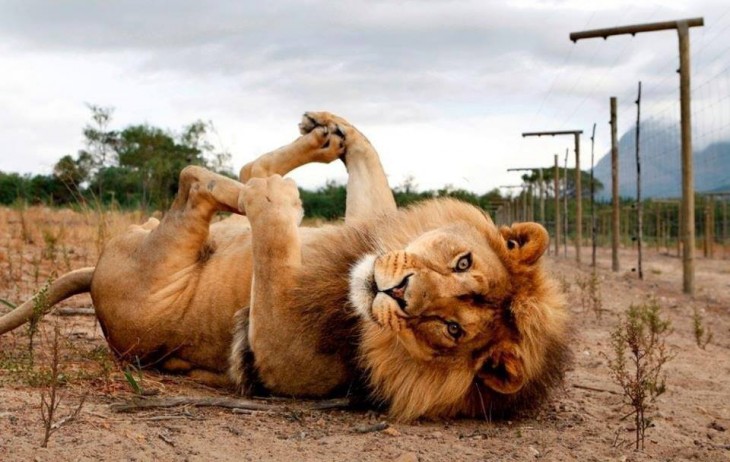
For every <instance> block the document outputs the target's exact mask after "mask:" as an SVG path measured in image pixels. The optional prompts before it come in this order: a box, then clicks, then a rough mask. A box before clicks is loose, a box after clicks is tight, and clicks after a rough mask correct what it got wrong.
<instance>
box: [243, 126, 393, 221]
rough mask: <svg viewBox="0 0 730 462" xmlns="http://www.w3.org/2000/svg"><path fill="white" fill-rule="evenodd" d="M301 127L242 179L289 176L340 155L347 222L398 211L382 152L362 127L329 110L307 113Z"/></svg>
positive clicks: (247, 167) (251, 166) (252, 165)
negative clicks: (298, 133)
mask: <svg viewBox="0 0 730 462" xmlns="http://www.w3.org/2000/svg"><path fill="white" fill-rule="evenodd" d="M299 129H300V131H301V133H302V136H301V137H300V138H298V139H297V140H295V141H294V142H293V143H291V144H289V145H287V146H284V147H282V148H279V149H277V150H276V151H273V152H270V153H268V154H264V155H263V156H261V157H259V158H258V159H256V160H255V161H253V162H251V163H249V164H247V165H245V166H244V167H243V168H242V169H241V175H240V177H241V181H242V182H246V181H248V180H249V179H251V178H266V177H268V176H270V175H273V174H278V175H285V174H287V173H289V172H290V171H292V170H294V169H295V168H297V167H300V166H302V165H305V164H308V163H311V162H324V163H328V162H332V161H333V160H335V159H338V158H339V159H342V160H343V162H344V163H345V167H346V168H347V172H348V179H347V210H346V212H345V220H346V221H348V222H351V221H353V220H364V219H368V218H370V217H373V216H376V215H379V214H382V213H389V212H393V211H395V209H396V206H395V199H394V198H393V192H392V191H391V190H390V186H389V185H388V179H387V178H386V176H385V172H384V171H383V166H382V165H381V163H380V158H379V157H378V153H377V151H375V148H373V145H372V144H370V141H368V139H367V138H366V137H365V136H363V134H362V133H360V131H359V130H357V129H356V128H355V127H353V126H352V125H351V124H350V123H349V122H347V121H346V120H345V119H343V118H341V117H338V116H335V115H333V114H330V113H328V112H308V113H306V114H304V117H303V118H302V122H301V123H300V124H299ZM343 138H344V140H343Z"/></svg>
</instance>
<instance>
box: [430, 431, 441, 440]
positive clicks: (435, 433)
mask: <svg viewBox="0 0 730 462" xmlns="http://www.w3.org/2000/svg"><path fill="white" fill-rule="evenodd" d="M431 436H432V437H433V438H436V439H438V438H443V436H444V434H443V433H441V432H433V433H431Z"/></svg>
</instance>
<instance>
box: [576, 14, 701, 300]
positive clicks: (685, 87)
mask: <svg viewBox="0 0 730 462" xmlns="http://www.w3.org/2000/svg"><path fill="white" fill-rule="evenodd" d="M704 24H705V21H704V19H703V18H692V19H682V20H679V21H665V22H656V23H651V24H637V25H631V26H621V27H612V28H607V29H596V30H591V31H583V32H573V33H571V34H570V39H571V40H572V41H573V42H577V41H578V40H581V39H587V38H596V37H602V38H604V39H606V38H608V37H609V36H612V35H621V34H632V35H633V34H636V33H639V32H654V31H660V30H669V29H676V30H677V36H678V38H679V105H680V118H681V126H682V136H681V138H682V207H681V212H682V213H681V216H682V221H683V222H682V225H681V226H680V230H681V240H682V244H683V245H682V273H683V289H684V292H685V293H688V294H690V295H694V291H695V284H694V280H695V268H694V260H695V202H694V172H693V167H692V119H691V110H690V106H691V104H690V59H689V28H690V27H700V26H704Z"/></svg>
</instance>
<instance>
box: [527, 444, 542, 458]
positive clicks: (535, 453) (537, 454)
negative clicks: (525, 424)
mask: <svg viewBox="0 0 730 462" xmlns="http://www.w3.org/2000/svg"><path fill="white" fill-rule="evenodd" d="M527 450H528V451H530V455H532V457H534V458H536V459H537V458H538V457H540V451H538V450H537V449H535V448H533V447H532V446H530V447H528V448H527Z"/></svg>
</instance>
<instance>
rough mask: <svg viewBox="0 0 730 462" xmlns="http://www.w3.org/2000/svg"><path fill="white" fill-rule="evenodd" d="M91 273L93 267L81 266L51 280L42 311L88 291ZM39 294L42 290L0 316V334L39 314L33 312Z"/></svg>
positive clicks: (46, 310) (35, 308)
mask: <svg viewBox="0 0 730 462" xmlns="http://www.w3.org/2000/svg"><path fill="white" fill-rule="evenodd" d="M93 274H94V268H93V267H88V268H81V269H77V270H75V271H71V272H70V273H66V274H64V275H63V276H61V277H60V278H58V279H56V280H55V281H53V283H51V285H50V287H48V289H47V291H46V292H45V300H44V301H43V302H42V303H43V306H42V308H41V310H42V313H46V312H48V311H49V310H50V309H51V308H52V307H53V305H55V304H56V303H58V302H60V301H62V300H65V299H67V298H68V297H70V296H72V295H76V294H81V293H84V292H88V291H89V289H90V288H91V276H93ZM41 294H42V292H39V293H37V294H35V295H34V296H33V298H31V299H30V300H28V301H27V302H25V303H23V304H22V305H20V306H19V307H17V308H15V309H14V310H13V311H11V312H10V313H7V314H5V315H4V316H2V317H0V335H2V334H4V333H6V332H10V331H11V330H13V329H16V328H18V327H20V326H22V325H23V324H25V323H26V322H28V321H30V320H31V318H32V317H33V316H34V315H35V316H38V315H39V314H38V313H35V314H34V311H36V310H37V309H38V308H37V307H36V303H37V302H36V300H39V296H42V295H41Z"/></svg>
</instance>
